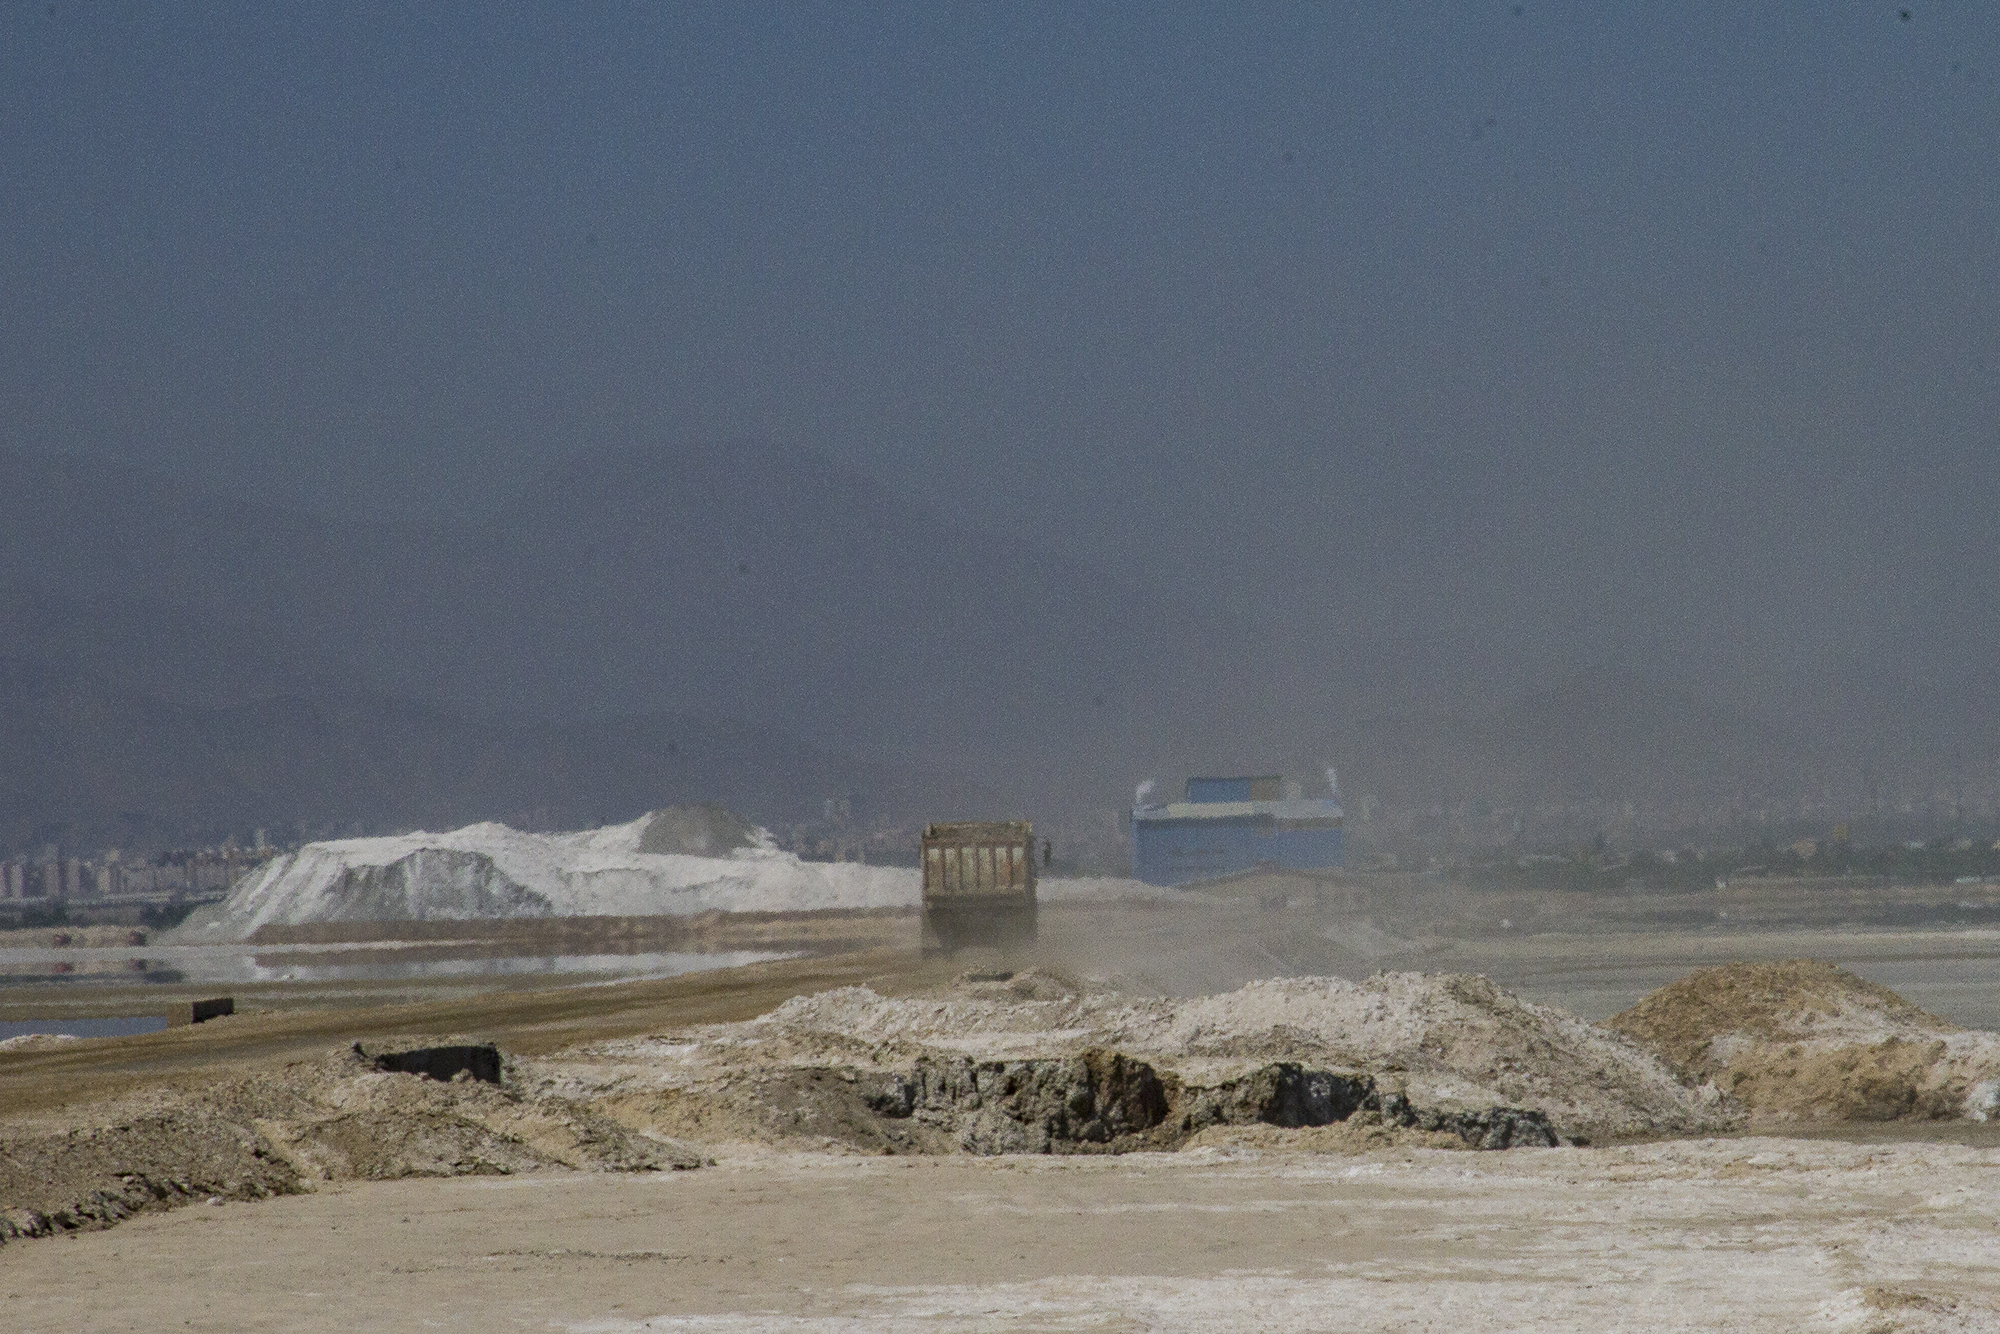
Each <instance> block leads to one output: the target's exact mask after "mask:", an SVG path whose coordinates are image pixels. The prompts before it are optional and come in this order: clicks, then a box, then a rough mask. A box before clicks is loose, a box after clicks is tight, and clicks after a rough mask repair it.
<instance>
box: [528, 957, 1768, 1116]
mask: <svg viewBox="0 0 2000 1334" xmlns="http://www.w3.org/2000/svg"><path fill="white" fill-rule="evenodd" d="M1053 982H1054V980H1053V979H1051V978H1050V977H1049V975H1046V974H1034V973H1031V974H1027V975H1023V977H1021V978H1017V979H1015V980H1014V982H1012V983H1009V984H1002V985H988V986H965V987H961V988H959V989H958V991H957V992H956V993H955V994H951V995H945V996H931V997H908V998H904V997H887V996H882V995H878V994H876V993H875V992H874V991H871V990H869V989H868V988H865V987H847V988H842V989H839V990H835V991H828V992H823V993H820V994H818V995H814V996H801V997H797V998H795V999H793V1000H790V1001H787V1002H786V1003H785V1004H783V1005H781V1006H779V1007H778V1008H777V1009H775V1010H773V1011H771V1012H770V1013H769V1014H766V1015H764V1016H762V1017H760V1018H757V1019H754V1020H750V1021H747V1022H744V1023H738V1024H720V1025H713V1026H708V1027H704V1028H697V1029H690V1030H687V1031H685V1032H682V1033H678V1034H673V1035H666V1036H662V1037H660V1038H657V1039H638V1040H633V1041H628V1042H618V1043H608V1044H603V1045H602V1046H599V1047H593V1048H587V1049H578V1050H576V1051H572V1052H569V1053H565V1054H564V1056H563V1057H561V1058H558V1059H557V1060H556V1061H553V1062H549V1063H545V1064H544V1065H543V1066H542V1067H541V1068H542V1070H543V1072H544V1074H545V1076H546V1077H548V1078H551V1079H553V1080H555V1081H556V1082H557V1084H559V1085H561V1086H564V1087H565V1089H566V1090H567V1091H568V1092H569V1094H570V1095H571V1096H591V1095H593V1094H595V1095H602V1094H605V1093H612V1092H618V1091H632V1092H636V1091H639V1090H641V1089H644V1088H648V1087H650V1088H656V1089H658V1088H683V1089H686V1088H693V1087H697V1086H700V1085H703V1084H705V1083H714V1082H717V1081H722V1082H727V1080H729V1079H730V1078H731V1077H733V1075H734V1074H735V1073H737V1072H741V1071H744V1070H746V1069H751V1068H763V1069H769V1068H772V1067H787V1068H801V1069H802V1068H827V1067H842V1068H846V1069H850V1070H860V1071H863V1072H874V1071H886V1070H894V1069H897V1068H900V1067H903V1066H907V1065H908V1064H909V1063H910V1062H911V1061H913V1060H916V1059H917V1058H919V1057H921V1056H923V1055H925V1054H927V1053H938V1052H944V1053H956V1054H959V1055H964V1056H969V1057H972V1058H974V1059H977V1060H1020V1059H1029V1058H1048V1057H1057V1056H1068V1055H1074V1054H1077V1053H1081V1052H1083V1051H1085V1050H1087V1049H1090V1048H1110V1049H1115V1050H1117V1051H1120V1052H1124V1053H1127V1054H1128V1055H1130V1056H1133V1057H1137V1058H1139V1059H1141V1060H1145V1061H1148V1062H1150V1063H1152V1064H1153V1065H1155V1066H1157V1067H1159V1068H1160V1069H1161V1070H1162V1071H1171V1072H1173V1073H1175V1074H1176V1075H1179V1076H1180V1077H1182V1078H1183V1079H1186V1080H1188V1081H1190V1082H1194V1083H1200V1084H1213V1083H1216V1082H1219V1081H1223V1080H1228V1079H1232V1078H1239V1077H1241V1076H1242V1075H1244V1074H1247V1073H1249V1072H1250V1071H1252V1070H1254V1069H1256V1068H1258V1067H1260V1066H1265V1065H1268V1064H1270V1063H1272V1062H1281V1061H1283V1062H1298V1063H1301V1064H1303V1065H1307V1066H1313V1067H1318V1068H1325V1069H1337V1070H1349V1071H1355V1072H1359V1073H1361V1074H1365V1075H1368V1076H1371V1077H1373V1078H1374V1079H1375V1080H1376V1081H1377V1083H1378V1084H1379V1085H1381V1086H1382V1087H1383V1088H1384V1090H1385V1091H1397V1092H1402V1093H1405V1094H1406V1095H1407V1096H1408V1097H1409V1098H1410V1099H1411V1100H1412V1101H1413V1102H1414V1103H1416V1104H1417V1105H1419V1106H1423V1107H1427V1108H1437V1109H1441V1110H1466V1111H1474V1110H1478V1109H1482V1108H1490V1107H1494V1106H1510V1107H1520V1108H1526V1109H1529V1110H1533V1111H1539V1112H1541V1113H1543V1114H1545V1115H1546V1116H1547V1117H1548V1118H1549V1121H1550V1122H1551V1123H1552V1124H1553V1125H1554V1126H1555V1127H1556V1128H1557V1129H1558V1130H1559V1131H1560V1132H1561V1133H1562V1134H1563V1135H1565V1136H1568V1137H1576V1136H1584V1137H1589V1138H1603V1137H1607V1136H1618V1135H1635V1134H1656V1133H1699V1132H1702V1131H1712V1130H1718V1129H1722V1128H1725V1127H1726V1126H1727V1125H1728V1124H1730V1120H1731V1118H1730V1113H1729V1110H1728V1109H1727V1108H1726V1107H1725V1105H1724V1100H1723V1099H1722V1098H1721V1096H1720V1095H1718V1094H1717V1093H1716V1092H1715V1090H1714V1089H1712V1088H1707V1089H1703V1088H1694V1087H1690V1086H1688V1085H1687V1084H1685V1083H1683V1082H1682V1081H1681V1080H1680V1079H1678V1078H1677V1077H1676V1076H1675V1074H1674V1072H1673V1071H1672V1070H1671V1069H1669V1068H1668V1067H1667V1066H1666V1065H1665V1064H1664V1063H1663V1062H1661V1061H1660V1060H1659V1059H1658V1058H1656V1057H1655V1056H1653V1055H1652V1054H1650V1053H1649V1052H1646V1051H1644V1050H1641V1049H1640V1048H1639V1047H1638V1046H1637V1045H1635V1044H1634V1043H1632V1042H1630V1041H1628V1040H1627V1039H1626V1038H1624V1037H1622V1036H1620V1035H1619V1034H1616V1033H1612V1032H1609V1031H1607V1030H1605V1029H1602V1028H1599V1027H1598V1026H1597V1025H1594V1024H1591V1023H1589V1022H1587V1021H1585V1020H1583V1019H1580V1018H1578V1017H1577V1016H1575V1015H1572V1014H1569V1013H1568V1012H1566V1011H1563V1010H1559V1009H1555V1008H1553V1007H1551V1006H1544V1005H1535V1004H1532V1003H1530V1002H1527V1001H1524V1000H1522V999H1520V998H1519V997H1517V996H1514V995H1512V994H1511V993H1508V992H1506V991H1503V990H1501V989H1500V988H1498V987H1496V986H1494V985H1493V984H1492V983H1491V982H1489V981H1488V980H1486V979H1485V978H1483V977H1467V976H1456V975H1426V974H1419V973H1385V974H1378V975H1377V976H1375V977H1372V978H1370V979H1368V980H1367V981H1364V982H1348V981H1344V980H1342V979H1340V978H1331V977H1312V978H1283V979H1276V980H1272V981H1266V982H1254V983H1251V984H1250V985H1248V986H1246V987H1243V988H1242V989H1241V990H1238V991H1234V992H1230V993H1227V994H1225V995H1220V996H1207V997H1201V998H1199V999H1194V1000H1170V999H1155V998H1135V997H1131V996H1125V995H1120V994H1117V993H1109V992H1095V993H1093V992H1089V991H1086V990H1084V989H1081V988H1076V989H1068V988H1065V987H1063V986H1061V985H1059V984H1052V983H1053Z"/></svg>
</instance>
